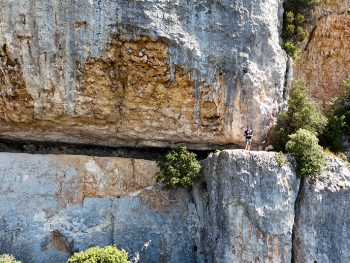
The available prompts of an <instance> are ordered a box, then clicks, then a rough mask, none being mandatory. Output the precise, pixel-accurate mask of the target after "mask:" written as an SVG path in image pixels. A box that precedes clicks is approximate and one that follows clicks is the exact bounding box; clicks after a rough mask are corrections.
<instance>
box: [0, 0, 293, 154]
mask: <svg viewBox="0 0 350 263" xmlns="http://www.w3.org/2000/svg"><path fill="white" fill-rule="evenodd" d="M282 2H283V1H282V0H278V1H275V0H266V1H260V0H249V1H248V0H244V1H233V2H232V1H227V0H220V1H215V2H212V1H197V0H196V1H165V2H164V1H160V0H147V1H127V0H119V1H118V0H113V1H112V0H109V1H93V0H91V1H81V0H79V1H74V3H73V2H72V1H68V0H65V1H56V0H49V1H47V0H45V1H36V0H35V1H34V0H19V1H1V2H0V36H1V37H0V50H1V51H0V136H1V137H5V138H16V139H27V140H28V139H32V140H44V141H45V140H46V141H64V142H75V143H89V144H101V145H116V146H118V145H136V146H142V145H143V146H145V145H146V146H147V145H148V146H166V145H169V144H172V143H178V142H186V143H188V144H192V147H197V148H203V147H211V146H208V145H213V144H227V143H242V134H241V130H242V129H243V128H244V127H245V125H246V124H247V123H251V124H253V125H254V130H255V135H256V142H257V143H260V142H261V141H263V140H264V138H265V136H266V134H267V132H268V130H269V128H270V127H271V125H273V123H274V118H275V116H276V114H277V113H278V111H279V109H280V106H281V103H282V102H283V93H284V92H283V91H284V84H285V76H286V61H287V58H286V56H285V53H284V52H283V51H282V50H281V47H280V45H279V31H280V26H281V17H282V12H283V10H282ZM195 145H197V146H195Z"/></svg>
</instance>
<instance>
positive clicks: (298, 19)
mask: <svg viewBox="0 0 350 263" xmlns="http://www.w3.org/2000/svg"><path fill="white" fill-rule="evenodd" d="M295 22H296V23H297V24H298V25H301V24H303V23H304V22H305V16H304V15H302V14H298V15H297V17H296V19H295Z"/></svg>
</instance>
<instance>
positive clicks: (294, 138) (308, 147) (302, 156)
mask: <svg viewBox="0 0 350 263" xmlns="http://www.w3.org/2000/svg"><path fill="white" fill-rule="evenodd" d="M289 138H290V140H289V141H288V142H287V144H286V150H287V151H288V152H289V153H290V154H292V155H293V156H294V157H295V159H296V162H297V172H298V174H299V175H300V176H307V175H311V174H318V173H320V172H321V171H322V170H323V168H324V166H325V153H324V150H323V148H322V147H321V146H320V145H318V139H317V137H316V135H315V134H314V133H312V132H310V131H308V130H305V129H299V130H298V131H297V132H296V133H294V134H292V135H290V136H289Z"/></svg>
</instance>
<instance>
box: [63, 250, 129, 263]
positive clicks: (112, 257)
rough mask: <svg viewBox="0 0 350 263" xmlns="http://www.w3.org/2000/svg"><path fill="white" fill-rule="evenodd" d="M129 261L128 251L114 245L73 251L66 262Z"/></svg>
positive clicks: (113, 262)
mask: <svg viewBox="0 0 350 263" xmlns="http://www.w3.org/2000/svg"><path fill="white" fill-rule="evenodd" d="M102 262H103V263H130V261H128V253H127V252H126V251H125V250H119V249H118V248H116V247H115V246H107V247H92V248H89V249H87V250H85V251H82V252H79V253H75V254H74V255H73V256H72V257H71V258H70V259H68V261H67V263H102Z"/></svg>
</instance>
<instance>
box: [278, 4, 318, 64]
mask: <svg viewBox="0 0 350 263" xmlns="http://www.w3.org/2000/svg"><path fill="white" fill-rule="evenodd" d="M320 2H321V0H287V1H285V3H284V10H285V12H284V19H283V40H284V45H283V48H284V50H285V51H286V52H287V54H288V55H290V56H291V57H292V58H295V57H297V56H298V55H299V53H300V49H299V48H298V44H299V43H300V42H303V41H304V40H305V39H306V38H307V37H308V34H307V32H306V31H305V17H306V16H307V15H308V12H309V11H310V10H311V9H312V8H313V7H314V6H316V5H317V4H319V3H320Z"/></svg>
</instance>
